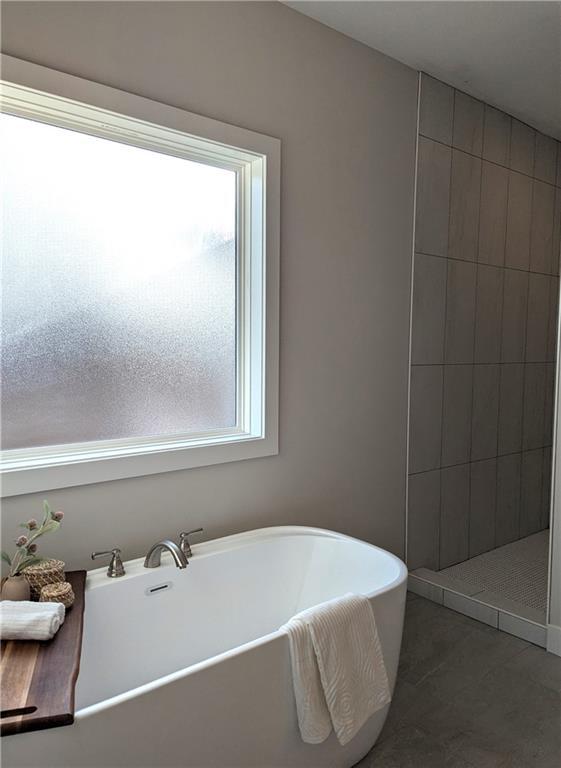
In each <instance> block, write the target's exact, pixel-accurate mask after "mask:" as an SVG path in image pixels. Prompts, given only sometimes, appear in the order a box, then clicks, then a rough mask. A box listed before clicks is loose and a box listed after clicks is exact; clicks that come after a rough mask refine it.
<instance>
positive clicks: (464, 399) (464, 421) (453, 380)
mask: <svg viewBox="0 0 561 768" xmlns="http://www.w3.org/2000/svg"><path fill="white" fill-rule="evenodd" d="M472 390H473V366H472V365H446V366H444V404H443V408H442V458H441V465H442V466H443V467H446V466H450V465H452V464H462V463H464V462H467V461H469V456H470V442H471V400H472Z"/></svg>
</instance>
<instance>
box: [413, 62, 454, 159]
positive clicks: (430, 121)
mask: <svg viewBox="0 0 561 768" xmlns="http://www.w3.org/2000/svg"><path fill="white" fill-rule="evenodd" d="M453 116H454V89H453V88H451V87H450V86H449V85H445V83H441V82H440V80H435V79H434V78H433V77H430V76H429V75H425V73H424V72H423V74H422V75H421V104H420V112H419V133H421V134H422V135H423V136H427V137H428V138H429V139H435V140H436V141H441V142H442V143H443V144H448V145H449V146H450V145H451V144H452V120H453Z"/></svg>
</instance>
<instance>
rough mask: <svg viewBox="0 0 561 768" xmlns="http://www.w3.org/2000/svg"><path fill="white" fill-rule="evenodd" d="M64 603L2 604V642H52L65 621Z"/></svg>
mask: <svg viewBox="0 0 561 768" xmlns="http://www.w3.org/2000/svg"><path fill="white" fill-rule="evenodd" d="M64 615H65V608H64V605H63V604H62V603H33V602H31V601H30V600H2V601H1V602H0V636H1V637H2V640H50V639H51V638H52V637H54V635H55V634H56V633H57V632H58V630H59V628H60V626H61V624H62V623H63V621H64Z"/></svg>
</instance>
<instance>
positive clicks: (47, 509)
mask: <svg viewBox="0 0 561 768" xmlns="http://www.w3.org/2000/svg"><path fill="white" fill-rule="evenodd" d="M43 510H44V512H45V517H44V518H43V525H45V523H46V522H47V520H49V519H50V518H51V514H52V510H51V506H50V504H49V502H48V501H47V499H44V501H43Z"/></svg>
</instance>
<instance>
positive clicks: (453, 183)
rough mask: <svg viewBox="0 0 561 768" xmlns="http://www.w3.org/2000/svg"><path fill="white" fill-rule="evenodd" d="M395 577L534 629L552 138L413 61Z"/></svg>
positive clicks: (488, 617)
mask: <svg viewBox="0 0 561 768" xmlns="http://www.w3.org/2000/svg"><path fill="white" fill-rule="evenodd" d="M418 127H419V135H418V161H417V202H416V221H415V255H414V270H413V291H412V336H411V368H410V375H411V390H410V422H409V470H408V471H409V477H408V524H407V560H408V566H409V569H410V571H411V572H412V575H413V578H412V579H411V587H412V588H413V589H415V590H417V591H419V592H421V593H422V594H425V595H426V596H430V597H432V598H433V599H436V600H438V601H440V602H443V603H444V604H446V605H449V607H452V608H456V609H457V610H461V611H463V612H465V613H469V615H472V616H474V617H476V618H479V619H481V620H483V621H486V622H488V623H490V624H492V625H494V626H498V627H499V628H502V629H505V630H507V631H511V632H513V633H515V634H520V635H522V636H524V637H527V639H530V640H532V641H533V642H537V643H541V644H545V622H546V602H547V567H548V548H549V547H548V542H549V536H548V528H549V520H550V485H551V463H552V447H551V446H552V435H553V401H554V382H555V352H556V329H557V314H558V291H559V248H560V224H561V170H560V166H561V149H560V146H559V143H558V142H557V141H556V140H554V139H552V138H550V137H548V136H545V135H543V134H540V133H538V132H537V131H535V130H534V129H533V128H531V127H530V126H528V125H525V124H524V123H522V122H520V121H518V120H516V119H515V118H512V117H511V116H509V115H507V114H505V113H504V112H501V111H499V110H497V109H495V108H494V107H492V106H491V105H489V104H484V103H482V102H480V101H478V100H476V99H474V98H472V97H470V96H467V95H466V94H464V93H462V92H461V91H458V90H455V89H453V88H451V87H449V86H447V85H445V84H443V83H441V82H439V81H436V80H434V79H432V78H430V77H428V76H425V75H422V76H421V91H420V103H419V126H418Z"/></svg>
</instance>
